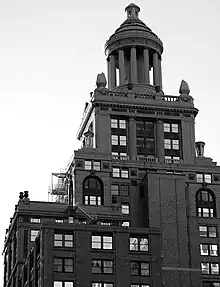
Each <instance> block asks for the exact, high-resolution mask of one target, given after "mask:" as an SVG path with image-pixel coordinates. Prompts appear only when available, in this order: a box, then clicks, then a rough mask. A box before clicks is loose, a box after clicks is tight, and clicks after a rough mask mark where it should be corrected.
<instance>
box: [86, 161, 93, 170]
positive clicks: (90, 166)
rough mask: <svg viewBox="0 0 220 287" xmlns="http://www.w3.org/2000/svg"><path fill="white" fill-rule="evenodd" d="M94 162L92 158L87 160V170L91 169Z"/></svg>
mask: <svg viewBox="0 0 220 287" xmlns="http://www.w3.org/2000/svg"><path fill="white" fill-rule="evenodd" d="M91 168H92V162H91V161H90V160H85V170H91Z"/></svg>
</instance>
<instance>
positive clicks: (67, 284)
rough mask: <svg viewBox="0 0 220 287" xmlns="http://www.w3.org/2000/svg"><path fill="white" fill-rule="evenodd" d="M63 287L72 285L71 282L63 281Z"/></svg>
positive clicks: (71, 286)
mask: <svg viewBox="0 0 220 287" xmlns="http://www.w3.org/2000/svg"><path fill="white" fill-rule="evenodd" d="M64 287H73V282H65V283H64Z"/></svg>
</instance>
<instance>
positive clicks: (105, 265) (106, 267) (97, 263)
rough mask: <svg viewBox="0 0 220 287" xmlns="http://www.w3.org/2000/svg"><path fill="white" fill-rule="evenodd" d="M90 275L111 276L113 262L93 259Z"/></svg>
mask: <svg viewBox="0 0 220 287" xmlns="http://www.w3.org/2000/svg"><path fill="white" fill-rule="evenodd" d="M92 273H99V274H113V261H112V260H103V259H93V260H92Z"/></svg>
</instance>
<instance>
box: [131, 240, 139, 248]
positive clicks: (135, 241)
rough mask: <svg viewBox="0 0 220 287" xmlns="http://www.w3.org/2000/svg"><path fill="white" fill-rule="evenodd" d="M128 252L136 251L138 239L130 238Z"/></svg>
mask: <svg viewBox="0 0 220 287" xmlns="http://www.w3.org/2000/svg"><path fill="white" fill-rule="evenodd" d="M130 250H138V238H136V237H130Z"/></svg>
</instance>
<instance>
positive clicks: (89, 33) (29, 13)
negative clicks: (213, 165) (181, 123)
mask: <svg viewBox="0 0 220 287" xmlns="http://www.w3.org/2000/svg"><path fill="white" fill-rule="evenodd" d="M135 3H136V4H137V5H139V6H140V8H141V11H140V14H139V17H140V19H141V20H142V21H144V22H145V23H146V25H147V26H149V27H150V28H151V29H152V30H153V31H154V32H155V33H156V34H157V35H158V36H159V37H160V39H161V40H162V41H163V44H164V53H163V62H162V68H163V87H164V92H165V93H166V94H168V95H178V91H179V85H180V82H181V80H182V79H184V80H186V81H187V82H188V84H189V86H190V89H191V95H192V96H193V97H194V99H195V106H196V107H197V108H198V109H199V110H200V112H199V114H198V116H197V118H196V140H203V141H205V143H206V147H205V155H206V156H209V157H212V158H213V159H214V160H215V161H217V162H218V163H220V150H219V140H220V135H219V127H218V124H219V123H220V120H219V119H220V117H219V107H220V92H219V82H220V79H219V78H220V72H219V71H220V32H219V30H220V17H219V14H220V1H219V0H209V1H207V0H193V1H192V0H166V1H164V0H154V1H150V0H136V2H135ZM128 4H130V2H129V1H127V0H126V1H125V0H120V1H118V0H111V1H106V0H94V1H75V0H38V1H36V0H19V1H18V0H7V1H5V0H0V131H1V141H0V174H1V194H2V200H1V201H0V208H1V229H0V246H1V250H2V249H3V241H4V234H5V229H6V228H7V227H8V225H9V220H10V217H11V216H12V215H13V212H14V205H15V204H16V203H17V201H18V196H19V192H21V191H24V190H28V191H29V193H30V199H31V200H47V195H48V186H49V184H50V174H51V172H57V171H59V170H60V168H64V167H65V165H66V163H67V162H68V160H69V158H70V157H71V155H72V154H73V151H74V150H75V149H78V148H79V144H78V143H77V140H76V133H77V130H78V127H79V124H80V121H81V118H82V112H83V109H84V104H85V102H86V101H88V100H89V93H90V92H91V91H93V90H94V88H95V82H96V76H97V74H98V73H101V72H105V73H106V70H107V69H106V68H107V66H106V57H105V54H104V44H105V41H106V40H107V39H108V38H109V36H110V35H111V34H112V33H114V31H115V29H116V28H118V26H119V25H120V24H121V23H122V22H123V21H124V20H125V19H126V14H125V12H124V8H125V7H126V6H127V5H128ZM2 263H3V260H2V261H0V264H1V265H0V266H2ZM1 273H2V272H1ZM0 282H1V280H0ZM0 285H1V284H0Z"/></svg>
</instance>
